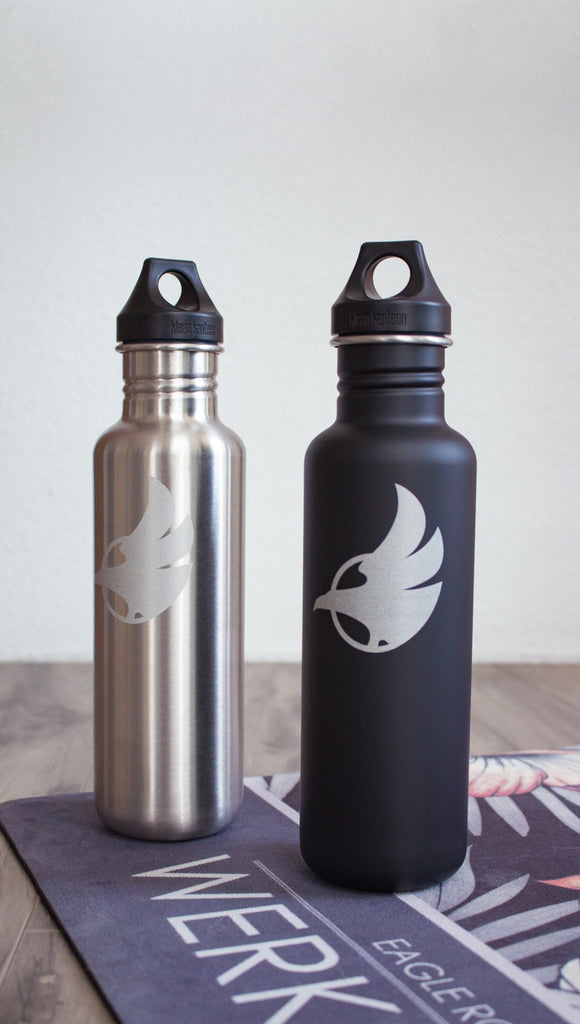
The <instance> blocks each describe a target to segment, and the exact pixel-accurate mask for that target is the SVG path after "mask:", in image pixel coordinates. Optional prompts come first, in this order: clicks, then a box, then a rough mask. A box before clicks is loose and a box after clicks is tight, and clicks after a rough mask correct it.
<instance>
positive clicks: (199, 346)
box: [115, 341, 224, 356]
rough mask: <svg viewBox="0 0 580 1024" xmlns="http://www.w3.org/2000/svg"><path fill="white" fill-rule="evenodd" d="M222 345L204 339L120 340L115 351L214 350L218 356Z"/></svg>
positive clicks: (222, 348)
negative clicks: (208, 342)
mask: <svg viewBox="0 0 580 1024" xmlns="http://www.w3.org/2000/svg"><path fill="white" fill-rule="evenodd" d="M223 350H224V346H223V345H208V344H207V342H205V341H189V342H186V341H128V342H124V341H120V342H119V344H118V345H117V346H116V349H115V351H116V352H215V354H216V355H218V356H219V354H220V353H221V352H223Z"/></svg>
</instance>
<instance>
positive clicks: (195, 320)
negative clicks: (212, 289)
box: [117, 259, 223, 348]
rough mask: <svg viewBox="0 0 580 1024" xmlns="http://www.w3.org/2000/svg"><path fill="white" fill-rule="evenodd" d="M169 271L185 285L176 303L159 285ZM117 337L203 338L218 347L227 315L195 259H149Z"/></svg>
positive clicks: (125, 340)
mask: <svg viewBox="0 0 580 1024" xmlns="http://www.w3.org/2000/svg"><path fill="white" fill-rule="evenodd" d="M165 274H169V275H171V276H172V277H175V278H177V280H178V281H179V283H180V285H181V295H180V297H179V299H178V300H177V302H176V303H175V304H173V303H171V302H169V301H168V300H167V299H166V298H164V296H163V295H162V293H161V291H160V289H159V282H160V280H161V278H162V277H163V276H164V275H165ZM117 338H118V340H119V342H121V343H122V344H131V343H132V342H143V341H145V342H147V341H151V342H176V343H179V342H182V343H187V342H193V343H199V342H203V343H204V344H206V345H212V346H215V347H216V348H218V347H219V346H220V345H221V343H222V338H223V319H222V317H221V315H220V313H219V312H218V310H217V309H216V307H215V306H214V304H213V302H212V300H211V299H210V297H209V295H208V293H207V292H206V290H205V288H204V286H203V284H202V283H201V278H200V276H199V274H198V272H197V267H196V265H195V263H191V262H190V261H188V260H161V259H147V260H145V262H144V264H143V269H142V271H141V274H140V275H139V279H138V281H137V284H136V285H135V287H134V289H133V291H132V292H131V295H130V297H129V299H128V301H127V302H126V304H125V305H124V306H123V309H122V310H121V312H120V313H119V315H118V317H117Z"/></svg>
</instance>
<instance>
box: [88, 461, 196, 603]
mask: <svg viewBox="0 0 580 1024" xmlns="http://www.w3.org/2000/svg"><path fill="white" fill-rule="evenodd" d="M174 512H175V503H174V500H173V496H172V494H171V491H169V490H168V488H167V487H166V486H165V484H162V483H161V481H160V480H156V479H155V477H150V478H149V504H148V505H147V508H146V509H145V512H144V514H143V517H142V519H141V520H140V521H139V522H138V523H137V526H136V527H135V529H134V530H133V532H132V533H130V534H129V535H128V536H127V537H117V538H116V539H115V540H113V541H111V543H110V544H109V546H108V548H107V550H106V551H105V554H104V557H103V561H102V564H101V568H100V570H99V572H98V573H97V574H96V576H95V583H97V584H99V585H100V586H101V587H102V588H103V596H104V599H105V603H106V605H107V608H108V609H109V611H110V612H111V614H112V615H114V616H115V618H116V619H120V620H121V621H122V622H127V623H139V622H146V621H147V620H148V619H153V618H155V616H156V615H160V614H161V612H164V611H165V610H166V609H167V608H169V607H170V605H172V604H173V602H174V601H175V599H176V598H177V597H178V596H179V594H180V593H181V591H182V590H183V588H184V587H185V584H186V583H187V581H188V579H189V577H190V575H191V570H192V563H191V562H187V563H186V564H185V565H175V564H174V563H175V562H177V561H178V560H179V559H181V558H184V557H185V555H187V554H188V553H189V551H190V549H191V546H192V544H193V524H192V522H191V518H190V516H189V515H187V516H186V517H185V519H184V520H183V521H182V522H181V523H180V524H179V526H176V527H175V529H174V530H171V526H172V524H173V517H174ZM119 555H121V556H122V558H123V562H122V563H121V564H119V565H115V564H113V565H111V564H110V563H111V562H112V561H114V560H116V559H118V557H119ZM107 591H113V593H115V594H118V595H119V596H120V597H122V598H123V599H124V600H125V602H126V604H127V611H126V614H124V615H122V614H120V612H118V611H117V610H116V609H115V608H114V607H113V605H112V604H111V602H110V600H109V596H108V594H107Z"/></svg>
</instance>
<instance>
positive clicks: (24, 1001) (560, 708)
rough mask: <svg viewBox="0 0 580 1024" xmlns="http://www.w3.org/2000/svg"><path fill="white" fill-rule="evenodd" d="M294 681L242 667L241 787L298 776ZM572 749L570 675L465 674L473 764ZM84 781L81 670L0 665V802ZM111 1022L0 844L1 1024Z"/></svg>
mask: <svg viewBox="0 0 580 1024" xmlns="http://www.w3.org/2000/svg"><path fill="white" fill-rule="evenodd" d="M299 675H300V671H299V667H298V665H290V664H252V665H248V667H247V675H246V761H245V773H246V775H270V774H275V773H286V772H296V771H298V768H299V763H298V751H299ZM579 743H580V665H476V666H475V668H474V678H473V712H472V742H471V748H472V752H473V753H487V754H493V753H503V752H506V751H509V750H532V749H545V748H551V747H562V746H571V745H578V744H579ZM92 777H93V776H92V669H91V667H90V666H89V665H70V664H67V665H57V664H50V665H40V664H14V665H6V664H5V665H1V664H0V802H1V801H4V800H11V799H16V798H19V797H26V796H40V795H45V794H52V793H65V792H79V791H83V792H87V791H90V790H91V789H92ZM113 1019H114V1018H113V1017H112V1016H111V1014H110V1012H109V1011H108V1010H107V1008H106V1006H105V1005H104V1003H103V1002H102V1000H101V998H100V996H99V995H98V994H97V992H96V990H95V989H94V988H93V986H92V984H91V982H90V981H89V980H88V978H87V976H86V975H85V973H84V971H83V969H82V967H81V966H80V964H79V963H78V961H77V960H76V958H75V956H74V955H73V953H72V952H71V950H70V948H69V946H68V944H67V942H66V940H65V939H64V938H63V936H62V934H61V932H60V930H59V929H58V927H57V926H56V925H55V923H54V921H53V920H52V918H51V917H50V915H49V914H48V913H47V911H46V910H45V909H44V906H43V905H42V903H41V902H40V900H39V898H38V896H37V895H36V893H35V891H34V889H33V887H32V885H31V884H30V882H29V881H28V878H27V876H26V875H25V874H24V872H23V871H22V869H21V868H20V866H19V864H18V862H17V861H16V859H15V857H14V856H13V854H12V852H11V851H10V849H9V847H8V845H7V844H6V842H5V840H4V839H3V837H1V836H0V1024H49V1022H50V1024H103V1022H111V1021H112V1020H113ZM160 1024H166V1022H160Z"/></svg>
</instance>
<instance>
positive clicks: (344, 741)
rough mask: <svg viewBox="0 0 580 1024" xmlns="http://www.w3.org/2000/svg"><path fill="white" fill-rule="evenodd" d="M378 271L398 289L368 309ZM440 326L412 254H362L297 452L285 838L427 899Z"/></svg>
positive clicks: (463, 711)
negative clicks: (327, 395)
mask: <svg viewBox="0 0 580 1024" xmlns="http://www.w3.org/2000/svg"><path fill="white" fill-rule="evenodd" d="M389 257H397V258H398V259H399V260H403V261H404V262H405V263H406V264H407V265H408V268H409V274H410V276H409V281H408V284H407V285H406V287H405V288H404V289H403V290H402V291H401V292H399V293H398V294H397V295H395V296H393V297H391V298H386V299H384V298H381V297H380V296H379V294H378V292H377V290H376V288H375V286H374V283H373V275H374V272H375V270H376V267H377V266H378V264H379V263H381V262H382V261H383V260H385V259H388V258H389ZM450 326H451V310H450V307H449V304H448V303H447V302H446V300H445V298H444V297H443V295H442V294H441V292H440V291H439V289H438V287H437V285H436V283H435V281H434V279H433V277H432V275H431V272H430V270H429V267H428V265H427V262H426V260H425V256H424V253H423V248H422V246H421V244H420V243H419V242H367V243H365V244H364V245H363V246H362V248H361V251H360V254H359V257H358V260H357V262H356V265H355V268H354V270H353V272H352V275H351V277H350V279H349V281H348V284H347V286H346V288H345V289H344V291H343V293H342V294H341V295H340V297H339V298H338V300H337V301H336V303H335V304H334V306H333V309H332V333H333V339H332V340H333V344H334V345H335V346H336V347H337V350H338V375H339V385H338V390H339V398H338V414H337V419H336V422H335V423H334V424H333V426H331V427H330V428H329V429H328V430H325V431H324V432H323V433H322V434H320V435H319V436H318V437H317V438H315V440H314V441H313V442H312V444H311V445H310V447H309V449H308V452H307V455H306V465H305V510H304V621H303V681H302V767H301V773H302V779H301V811H300V817H301V823H300V841H301V849H302V854H303V857H304V859H305V861H306V862H307V864H308V865H309V866H310V867H311V868H312V869H313V870H314V871H315V872H317V873H318V874H319V875H321V876H322V877H323V878H325V879H327V880H328V881H331V882H334V883H338V884H340V885H345V886H350V887H353V888H357V889H371V890H381V891H396V890H409V889H418V888H422V887H424V886H428V885H432V884H434V883H436V882H439V881H441V880H442V879H444V878H446V877H447V876H448V875H450V874H451V873H452V872H453V871H455V870H456V869H457V868H458V867H459V866H460V864H461V863H462V861H463V859H464V856H465V850H466V840H467V772H468V751H469V705H470V683H471V632H472V603H473V602H472V594H473V546H474V522H475V470H476V464H475V455H474V452H473V449H472V448H471V445H470V444H469V443H468V441H466V440H465V438H464V437H462V436H461V435H460V434H458V433H457V432H456V431H454V430H452V429H451V428H450V427H449V426H447V424H446V422H445V419H444V409H443V403H444V397H443V390H442V384H443V375H442V370H443V366H444V357H445V348H446V347H447V346H448V345H449V344H450V339H449V332H450Z"/></svg>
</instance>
